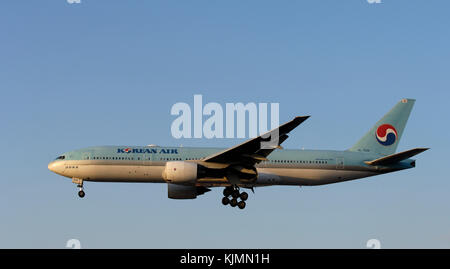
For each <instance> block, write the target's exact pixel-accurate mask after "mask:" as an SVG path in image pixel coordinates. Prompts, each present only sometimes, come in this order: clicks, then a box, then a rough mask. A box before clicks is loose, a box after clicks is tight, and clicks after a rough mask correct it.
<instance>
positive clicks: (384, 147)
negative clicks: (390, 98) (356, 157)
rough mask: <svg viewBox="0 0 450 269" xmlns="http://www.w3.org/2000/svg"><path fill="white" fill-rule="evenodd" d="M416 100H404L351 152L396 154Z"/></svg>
mask: <svg viewBox="0 0 450 269" xmlns="http://www.w3.org/2000/svg"><path fill="white" fill-rule="evenodd" d="M415 101H416V100H414V99H402V100H401V101H400V102H398V103H397V105H395V106H394V108H392V109H391V111H389V112H388V113H387V114H386V115H384V117H383V118H382V119H381V120H379V121H378V122H377V123H376V124H375V126H373V128H372V129H371V130H370V131H369V132H368V133H367V134H366V135H365V136H363V137H362V138H361V139H360V140H359V141H358V143H356V144H355V145H354V146H353V147H352V148H351V149H350V151H360V152H373V153H379V154H383V155H390V154H393V153H395V150H396V149H397V146H398V143H399V142H400V138H401V137H402V134H403V130H404V129H405V126H406V122H407V121H408V118H409V114H410V113H411V110H412V108H413V106H414V102H415Z"/></svg>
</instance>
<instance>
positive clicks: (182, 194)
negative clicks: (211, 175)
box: [167, 183, 210, 199]
mask: <svg viewBox="0 0 450 269" xmlns="http://www.w3.org/2000/svg"><path fill="white" fill-rule="evenodd" d="M208 191H210V189H208V188H205V187H196V186H186V185H178V184H171V183H168V184H167V196H168V197H169V198H170V199H195V198H197V196H198V195H202V194H204V193H205V192H208Z"/></svg>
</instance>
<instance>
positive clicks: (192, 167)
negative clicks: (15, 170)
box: [48, 99, 429, 209]
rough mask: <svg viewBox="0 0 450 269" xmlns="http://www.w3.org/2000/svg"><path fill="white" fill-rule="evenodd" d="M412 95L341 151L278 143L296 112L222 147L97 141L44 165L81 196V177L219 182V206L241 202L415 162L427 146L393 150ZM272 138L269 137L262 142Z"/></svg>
mask: <svg viewBox="0 0 450 269" xmlns="http://www.w3.org/2000/svg"><path fill="white" fill-rule="evenodd" d="M414 103H415V100H414V99H402V100H401V101H400V102H398V103H397V104H396V105H395V106H394V107H393V108H392V109H391V110H390V111H389V112H388V113H387V114H386V115H385V116H384V117H383V118H381V120H379V121H378V122H377V123H376V124H375V125H374V126H373V127H372V129H370V131H369V132H367V133H366V134H365V135H364V136H363V137H362V138H361V139H360V140H359V141H358V142H357V143H356V144H355V145H353V146H352V147H351V148H350V149H348V150H344V151H335V150H302V149H283V148H282V147H281V144H282V143H283V142H284V141H285V140H286V139H287V138H288V134H289V133H290V132H291V131H292V130H293V129H295V128H296V127H297V126H298V125H300V124H301V123H302V122H304V121H305V120H306V119H308V118H309V116H297V117H295V118H294V119H293V120H291V121H289V122H286V123H284V124H282V125H280V126H279V127H278V128H275V129H273V130H271V131H269V132H267V133H266V134H263V135H261V136H258V137H255V138H252V139H249V140H247V141H245V142H243V143H241V144H239V145H237V146H234V147H231V148H228V149H223V148H198V147H161V146H156V145H148V146H101V147H88V148H84V149H80V150H75V151H70V152H66V153H64V154H62V155H60V156H59V157H57V158H56V159H55V160H54V161H52V162H50V163H49V165H48V169H49V170H51V171H52V172H54V173H56V174H59V175H62V176H65V177H68V178H71V179H72V182H73V183H75V184H77V187H78V188H79V192H78V195H79V197H81V198H82V197H84V196H85V192H84V187H83V186H84V182H91V181H93V182H138V183H143V182H151V183H166V184H167V190H168V198H171V199H195V198H197V196H199V195H202V194H205V193H206V192H208V191H210V190H211V189H210V188H213V187H223V188H224V189H223V198H222V204H223V205H230V206H231V207H236V206H237V207H238V208H240V209H244V208H245V207H246V201H247V199H248V193H247V192H245V191H242V192H241V189H250V190H252V191H253V190H254V188H255V187H263V186H273V185H289V186H317V185H324V184H331V183H338V182H344V181H348V180H355V179H360V178H366V177H371V176H376V175H381V174H386V173H391V172H396V171H400V170H404V169H410V168H413V167H415V166H416V161H415V160H413V159H411V157H413V156H415V155H417V154H419V153H422V152H424V151H426V150H428V149H429V148H414V149H410V150H406V151H402V152H399V153H395V151H396V149H397V146H398V144H399V141H400V138H401V137H402V134H403V131H404V129H405V126H406V123H407V121H408V118H409V115H410V113H411V110H412V108H413V106H414ZM270 141H272V142H273V141H275V143H268V142H270Z"/></svg>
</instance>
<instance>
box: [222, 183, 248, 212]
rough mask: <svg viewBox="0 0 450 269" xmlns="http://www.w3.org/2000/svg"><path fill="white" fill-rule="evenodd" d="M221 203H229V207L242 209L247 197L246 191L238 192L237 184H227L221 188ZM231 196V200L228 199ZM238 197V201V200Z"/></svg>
mask: <svg viewBox="0 0 450 269" xmlns="http://www.w3.org/2000/svg"><path fill="white" fill-rule="evenodd" d="M223 196H224V197H223V198H222V204H223V205H230V206H231V207H236V206H237V207H238V208H240V209H244V208H245V206H246V203H245V201H246V200H247V199H248V193H246V192H240V191H239V187H237V186H229V187H226V188H225V189H224V190H223ZM230 196H231V200H230ZM238 199H240V201H238Z"/></svg>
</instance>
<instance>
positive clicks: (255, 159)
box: [203, 116, 309, 166]
mask: <svg viewBox="0 0 450 269" xmlns="http://www.w3.org/2000/svg"><path fill="white" fill-rule="evenodd" d="M308 118H309V116H301V117H295V118H294V119H293V120H291V121H289V122H286V123H284V124H282V125H280V126H279V127H278V128H275V129H273V130H271V131H269V132H267V133H265V134H263V135H260V136H258V137H255V138H253V139H250V140H247V141H245V142H244V143H242V144H239V145H237V146H234V147H232V148H229V149H226V150H224V151H222V152H219V153H216V154H213V155H210V156H208V157H206V158H205V159H204V160H203V161H204V162H214V163H225V164H242V165H252V166H253V165H255V164H257V163H259V162H261V161H264V160H266V157H267V156H269V154H270V153H272V151H274V150H275V149H277V148H281V146H280V145H281V143H283V142H284V141H285V140H286V139H287V138H288V135H287V134H288V133H289V132H290V131H292V130H293V129H295V128H296V127H297V126H298V125H300V124H301V123H302V122H304V121H305V120H306V119H308Z"/></svg>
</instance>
